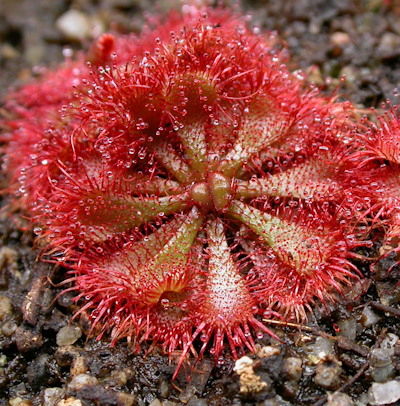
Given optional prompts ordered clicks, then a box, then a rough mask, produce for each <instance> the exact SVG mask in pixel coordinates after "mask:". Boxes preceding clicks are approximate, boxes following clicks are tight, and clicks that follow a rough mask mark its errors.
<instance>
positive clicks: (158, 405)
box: [149, 399, 162, 406]
mask: <svg viewBox="0 0 400 406" xmlns="http://www.w3.org/2000/svg"><path fill="white" fill-rule="evenodd" d="M149 406H162V404H161V402H160V401H159V400H158V399H154V400H153V401H152V402H151V403H150V404H149Z"/></svg>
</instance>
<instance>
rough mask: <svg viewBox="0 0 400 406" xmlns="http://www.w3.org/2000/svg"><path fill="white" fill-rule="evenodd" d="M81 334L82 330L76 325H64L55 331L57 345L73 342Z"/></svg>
mask: <svg viewBox="0 0 400 406" xmlns="http://www.w3.org/2000/svg"><path fill="white" fill-rule="evenodd" d="M81 336H82V330H81V329H80V328H79V327H78V326H65V327H62V328H61V329H60V331H59V332H58V333H57V338H56V339H57V345H58V346H59V347H62V346H65V345H72V344H74V343H75V342H76V341H77V340H79V338H80V337H81Z"/></svg>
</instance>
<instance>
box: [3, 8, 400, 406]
mask: <svg viewBox="0 0 400 406" xmlns="http://www.w3.org/2000/svg"><path fill="white" fill-rule="evenodd" d="M179 3H180V2H179V1H178V0H167V1H159V2H158V3H157V4H156V5H155V4H154V3H152V2H151V1H150V0H92V1H90V0H76V1H71V0H34V1H33V0H0V69H1V74H0V95H1V96H4V94H5V92H6V91H7V88H9V87H10V86H16V85H19V84H21V83H23V82H24V81H26V80H29V78H31V77H32V76H34V75H35V72H37V71H38V66H40V65H42V66H43V65H46V66H47V65H51V66H55V65H56V64H57V63H58V62H59V61H61V60H62V59H63V49H64V54H65V49H66V48H68V49H72V50H79V49H81V48H84V47H86V46H87V45H88V44H89V43H90V38H89V37H90V30H89V31H88V30H86V34H85V27H83V31H82V32H83V34H82V32H81V33H80V34H79V35H80V37H81V39H73V38H72V39H71V37H68V35H66V32H62V31H60V30H59V29H57V28H56V27H57V25H56V22H57V21H60V20H59V18H60V16H63V15H64V14H65V13H66V12H68V11H69V10H71V9H73V8H74V9H76V10H79V11H81V12H82V13H83V16H84V20H85V19H86V21H87V22H88V21H89V22H90V21H91V23H92V24H93V25H94V27H95V31H97V33H99V32H101V31H103V30H107V29H110V28H112V29H114V30H117V31H120V32H130V31H135V32H137V31H139V30H140V28H141V26H142V24H143V20H144V17H143V16H144V15H145V13H146V12H149V11H151V12H154V10H157V9H159V10H162V11H165V10H168V9H170V8H171V7H176V6H177V5H179ZM226 3H228V2H226ZM242 6H243V8H244V9H245V10H246V12H248V13H249V14H250V15H252V16H253V24H254V25H255V26H258V27H260V28H261V29H263V30H265V29H266V30H275V31H277V33H279V36H280V37H281V38H282V39H283V41H284V42H285V43H286V44H287V46H288V48H289V52H290V54H291V56H292V59H291V62H290V64H291V67H292V69H293V70H294V69H299V68H300V69H302V70H304V71H306V72H308V73H309V75H310V80H311V81H313V82H314V83H315V84H317V85H318V86H319V87H321V88H322V89H323V90H326V91H328V92H332V91H334V92H336V93H338V95H339V96H340V97H341V98H343V99H349V100H351V101H352V102H354V103H356V104H357V105H359V107H360V108H363V107H376V108H380V107H381V105H382V103H384V102H386V101H390V102H392V103H399V102H400V100H399V93H400V89H398V88H396V86H399V84H400V3H399V2H398V1H397V0H392V1H386V2H385V1H384V0H358V1H357V0H286V1H277V0H270V1H267V0H265V1H262V0H258V1H246V2H243V4H242ZM86 28H87V27H86ZM88 32H89V33H88ZM79 35H78V36H79ZM32 68H33V69H32ZM0 182H1V183H2V184H3V185H4V175H2V177H1V178H0ZM5 203H6V202H5V201H3V205H4V204H5ZM12 218H14V216H13V215H11V214H10V213H7V214H6V212H4V213H3V215H2V219H1V223H0V233H1V237H0V238H1V240H0V241H1V248H0V405H8V404H9V405H11V406H17V405H19V406H26V405H46V406H53V405H58V406H66V405H69V406H79V405H127V406H129V405H151V406H160V405H163V406H174V405H188V406H196V405H197V406H205V405H213V406H217V405H218V406H220V405H241V404H243V405H260V406H261V405H263V406H276V405H324V404H328V405H329V406H334V405H342V406H346V405H352V404H353V403H352V401H355V402H357V403H354V404H357V405H366V404H369V403H368V402H369V399H370V397H371V396H372V395H373V394H374V389H373V387H374V386H373V385H372V384H373V383H374V382H385V381H390V380H393V379H396V377H397V379H399V371H400V345H399V341H397V339H398V336H399V335H400V322H399V320H400V318H399V313H400V310H399V309H400V308H399V302H400V287H399V284H398V283H397V284H396V281H398V279H399V271H398V269H397V268H396V267H395V268H394V269H392V271H391V272H390V273H389V272H388V270H389V269H390V268H391V267H392V266H393V264H394V263H395V258H388V259H386V260H385V261H381V263H379V264H378V265H377V266H376V267H375V272H374V273H371V272H370V270H369V265H368V264H366V263H360V264H358V265H359V266H360V267H361V269H362V270H363V272H364V273H365V277H366V278H365V279H364V280H363V281H362V282H357V283H355V284H354V286H352V287H351V288H349V290H348V292H347V293H346V294H345V295H344V297H343V298H342V299H343V300H342V301H343V304H341V305H340V306H333V307H332V308H331V309H316V310H315V314H314V315H312V316H310V323H309V327H308V328H304V329H298V328H293V327H280V326H275V325H272V326H271V327H272V328H273V329H274V331H275V332H276V334H278V335H279V336H280V337H281V338H282V342H281V343H278V342H271V341H270V339H269V338H268V337H264V338H263V339H260V340H259V347H260V351H259V353H258V354H257V355H250V358H249V359H247V360H246V359H242V360H241V361H240V362H239V364H237V367H239V372H240V373H241V374H240V379H239V375H238V374H237V373H235V372H234V371H233V367H234V363H233V362H232V361H231V360H230V359H229V357H227V358H226V360H225V361H224V362H223V363H221V364H220V365H217V366H214V364H213V363H212V362H211V361H210V360H209V359H208V358H207V357H206V359H205V360H203V361H202V362H200V363H198V364H197V365H195V366H192V368H191V369H189V368H188V367H187V369H186V372H188V371H190V375H191V381H190V382H187V381H186V380H185V371H183V372H182V374H181V375H180V376H179V377H178V379H177V380H176V381H174V382H172V381H171V374H172V372H173V370H174V366H173V364H170V363H169V361H168V359H167V357H165V356H163V355H162V354H160V353H159V352H158V351H157V349H153V351H152V352H151V353H150V355H147V356H145V354H143V353H142V354H137V355H132V351H131V350H130V349H129V347H128V345H127V344H126V343H120V344H118V345H116V346H115V347H114V348H111V347H110V346H109V345H108V343H107V340H104V341H103V342H96V341H94V340H90V339H86V334H87V333H88V326H87V322H86V319H85V317H84V315H83V316H82V317H80V318H79V319H76V320H74V321H72V322H71V317H72V314H73V312H74V310H76V308H75V307H74V305H73V303H72V302H71V298H70V297H69V296H68V295H64V296H59V295H58V294H59V293H60V291H61V287H59V286H58V287H57V285H56V283H57V282H60V281H62V278H63V270H62V269H57V267H55V266H51V265H47V264H44V263H41V262H38V261H37V255H38V250H35V249H34V248H32V245H33V243H32V242H33V236H32V234H31V232H29V231H22V230H23V229H24V225H23V224H19V225H17V224H15V221H12ZM25 229H26V230H29V228H28V227H26V228H25ZM375 253H376V251H375ZM363 254H366V255H369V256H372V255H374V252H367V253H363ZM50 280H51V281H52V282H51V283H50ZM364 292H366V293H365V294H363V293H364ZM361 295H363V297H362V298H361V299H360V296H361ZM177 356H179V354H177ZM172 361H173V360H172ZM246 361H247V363H248V364H249V365H248V366H247V368H246V366H244V367H243V364H246ZM240 366H242V369H240ZM338 390H339V391H340V392H342V393H346V394H347V395H349V396H347V395H340V392H339V393H337V391H338ZM335 391H336V394H335V395H333V393H334V392H335ZM399 396H400V395H399ZM339 401H340V402H342V403H340V402H339ZM326 402H328V403H326ZM380 402H381V403H380V404H382V402H384V400H383V399H381V400H380ZM397 404H399V403H397Z"/></svg>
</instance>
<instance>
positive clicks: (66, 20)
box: [56, 9, 90, 41]
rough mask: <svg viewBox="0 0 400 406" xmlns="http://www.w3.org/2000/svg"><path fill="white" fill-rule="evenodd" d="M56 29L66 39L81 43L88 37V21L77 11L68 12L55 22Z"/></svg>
mask: <svg viewBox="0 0 400 406" xmlns="http://www.w3.org/2000/svg"><path fill="white" fill-rule="evenodd" d="M56 27H57V29H58V30H59V31H60V32H61V33H62V34H63V36H64V37H65V38H66V39H69V40H72V41H82V40H84V39H86V38H89V37H90V19H89V17H88V16H87V15H86V14H84V13H82V12H81V11H79V10H73V9H72V10H68V11H67V12H65V13H64V14H63V15H62V16H60V17H59V18H58V20H57V21H56Z"/></svg>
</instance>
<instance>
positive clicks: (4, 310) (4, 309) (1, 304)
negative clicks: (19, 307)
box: [0, 295, 12, 321]
mask: <svg viewBox="0 0 400 406" xmlns="http://www.w3.org/2000/svg"><path fill="white" fill-rule="evenodd" d="M11 313H12V305H11V299H9V298H8V297H7V296H3V295H0V321H1V320H4V319H5V318H6V317H7V316H8V315H10V314H11Z"/></svg>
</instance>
